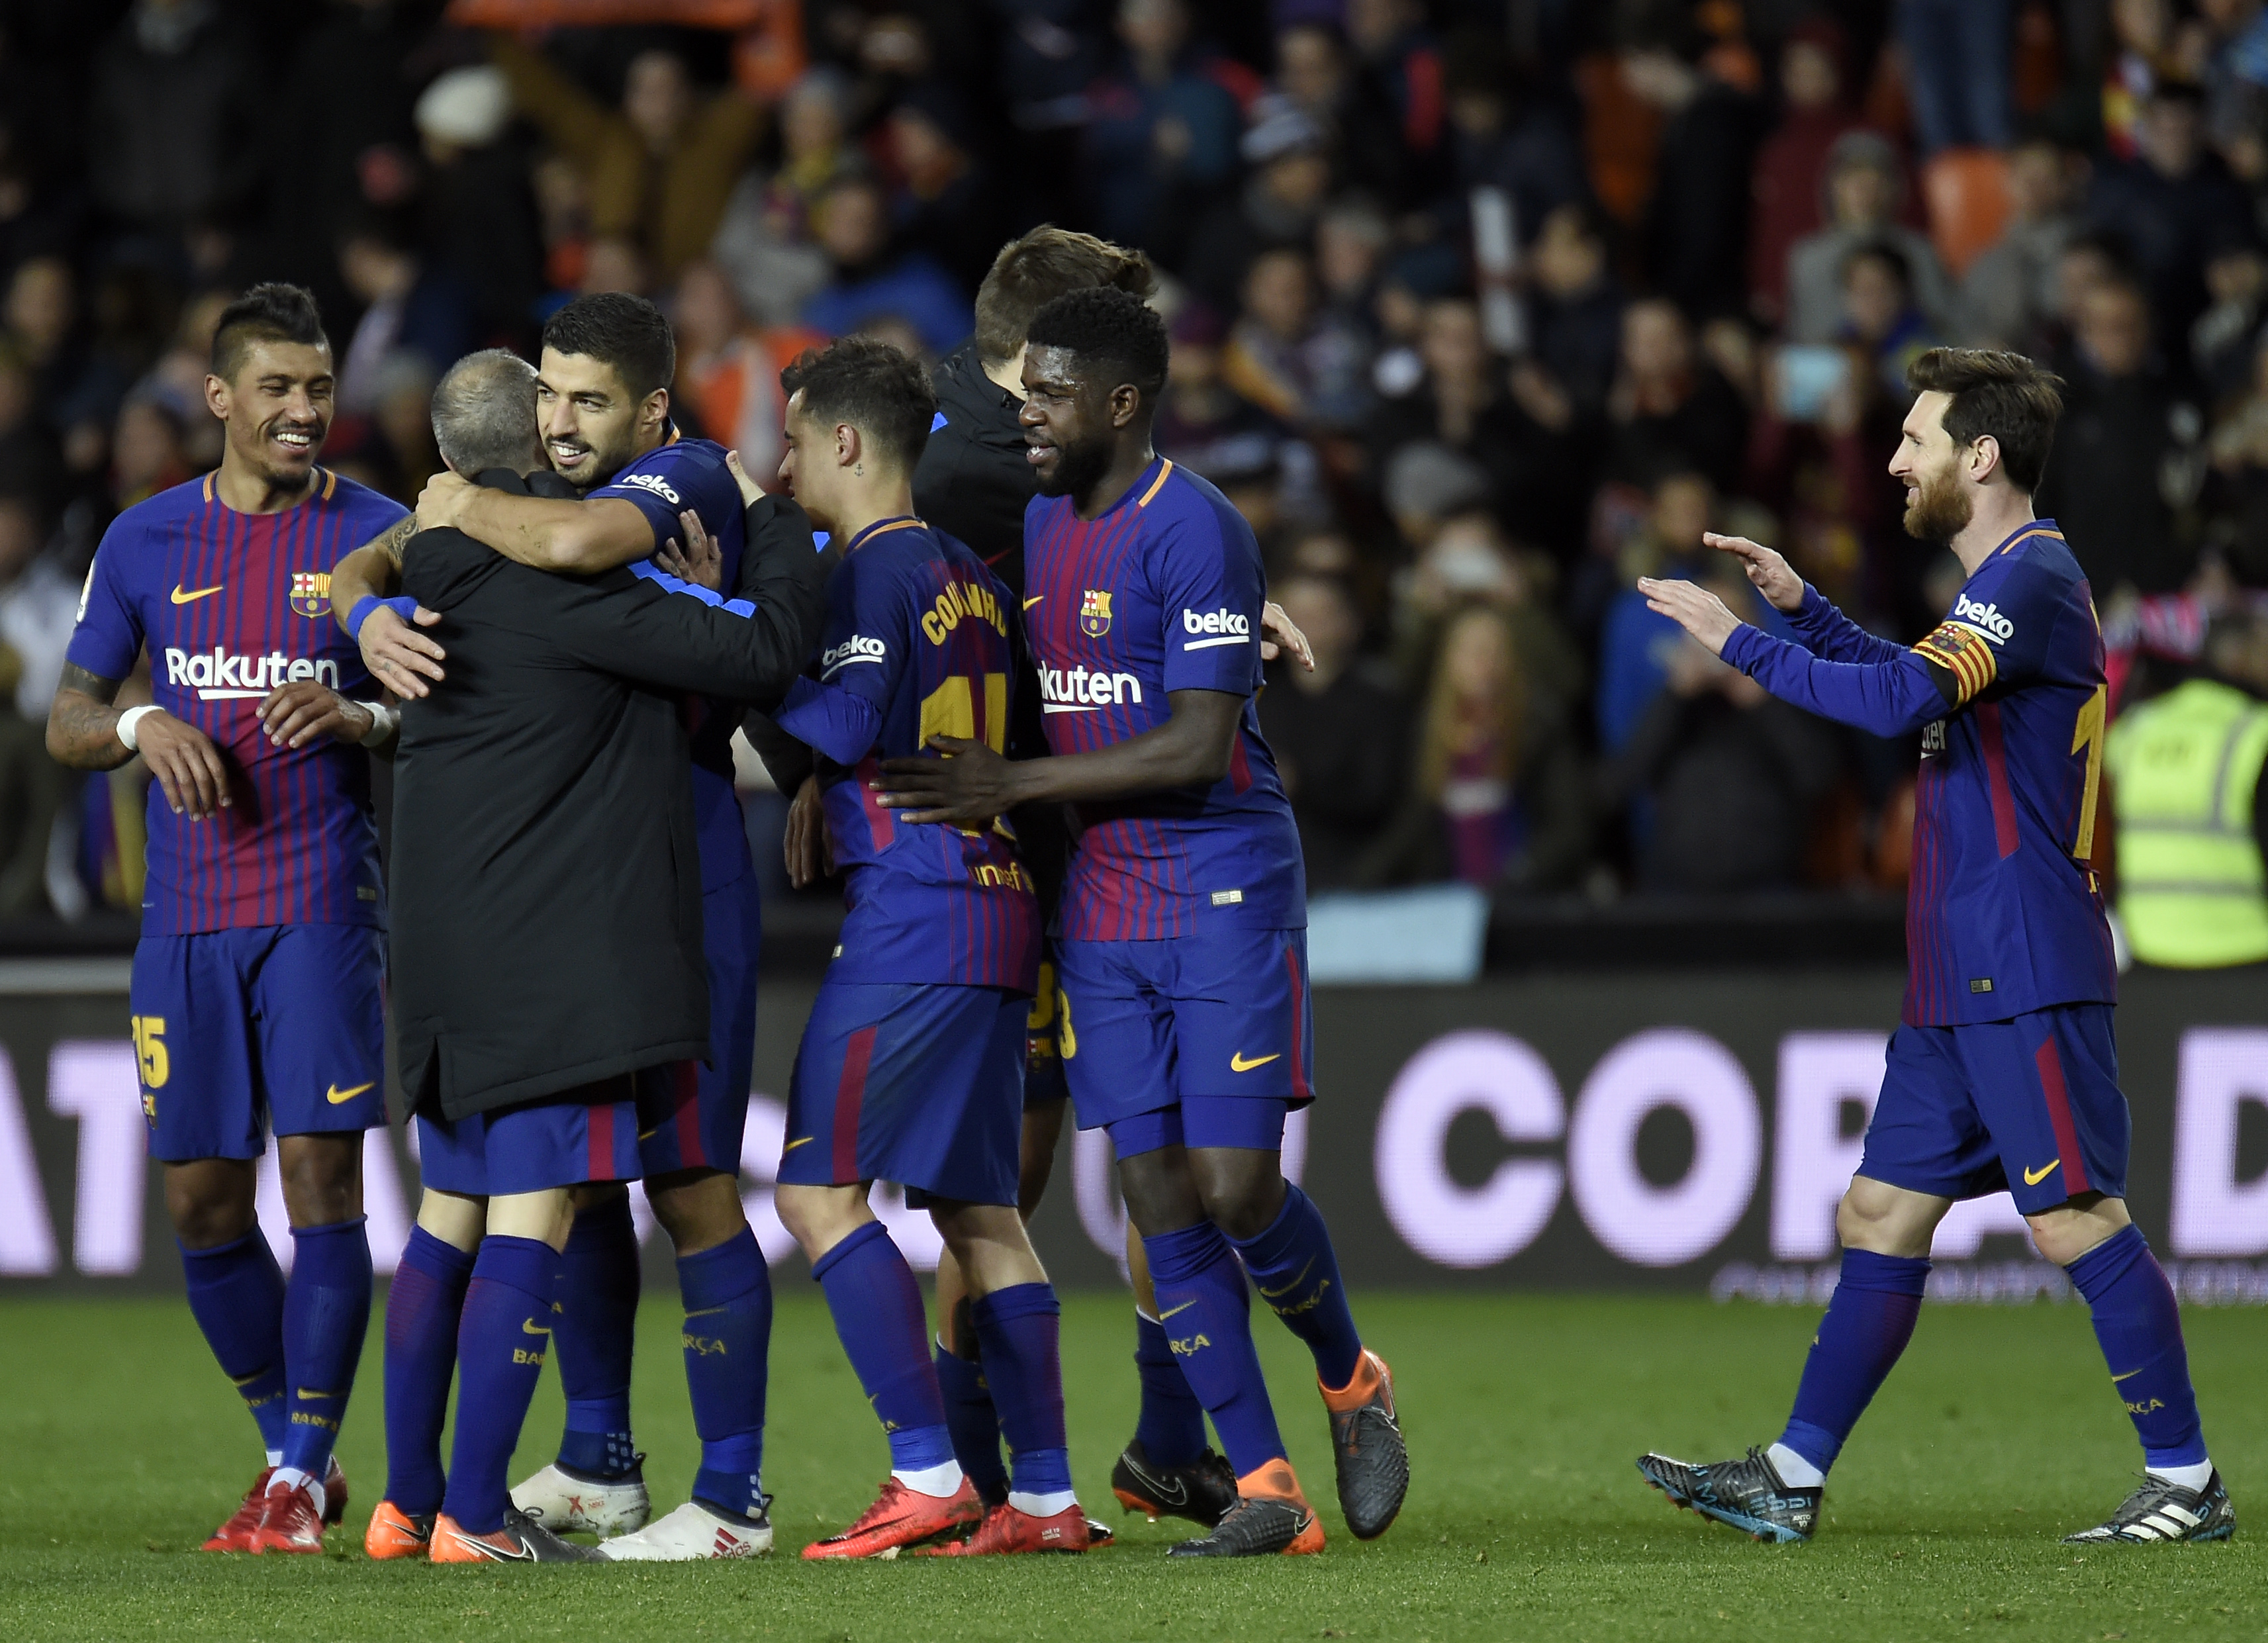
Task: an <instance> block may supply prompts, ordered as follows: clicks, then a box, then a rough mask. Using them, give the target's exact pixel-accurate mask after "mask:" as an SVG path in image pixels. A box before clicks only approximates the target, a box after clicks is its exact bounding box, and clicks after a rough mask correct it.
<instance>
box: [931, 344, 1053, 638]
mask: <svg viewBox="0 0 2268 1643" xmlns="http://www.w3.org/2000/svg"><path fill="white" fill-rule="evenodd" d="M936 384H937V409H938V411H939V414H940V415H941V416H944V418H945V423H944V425H943V426H941V427H935V428H932V430H931V431H930V436H929V443H928V444H927V445H926V446H923V447H922V457H921V465H920V466H919V467H917V468H915V469H914V511H915V512H917V513H919V514H920V515H921V516H922V518H923V519H926V520H928V521H929V523H930V524H932V526H934V527H937V528H938V529H939V530H941V531H943V532H944V533H945V534H946V535H948V536H957V537H959V538H960V539H961V541H962V542H965V543H967V544H968V548H969V549H970V550H971V551H972V552H974V553H975V554H976V556H977V557H978V558H979V559H982V560H983V561H984V563H985V565H986V566H987V567H988V568H989V569H990V571H991V572H992V574H993V575H995V576H997V577H998V578H1000V579H1001V580H1002V581H1003V582H1005V583H1006V584H1007V585H1008V591H1009V592H1010V593H1013V594H1014V595H1015V596H1016V598H1017V599H1018V600H1019V601H1020V600H1022V599H1023V597H1024V505H1026V504H1027V503H1028V502H1029V501H1031V499H1032V498H1033V497H1035V496H1037V495H1038V494H1039V490H1040V482H1039V481H1038V480H1037V479H1036V478H1035V477H1034V476H1033V475H1032V465H1031V463H1030V462H1028V461H1027V460H1025V457H1024V430H1023V427H1022V425H1021V424H1020V423H1018V422H1017V420H1016V416H1017V414H1018V413H1019V412H1020V411H1021V410H1022V409H1023V402H1022V401H1021V400H1020V399H1018V398H1017V397H1016V396H1015V395H1014V394H1011V393H1009V392H1008V390H1007V389H1005V388H1004V387H1001V386H1000V385H999V384H998V383H997V382H995V381H993V380H992V379H991V378H990V377H988V376H986V375H985V374H984V364H983V360H981V359H980V358H978V357H977V354H976V343H974V342H968V343H962V344H961V346H960V347H959V348H957V349H955V350H954V351H953V352H952V353H950V354H947V355H946V357H944V358H943V359H941V360H939V362H938V367H937V373H936Z"/></svg>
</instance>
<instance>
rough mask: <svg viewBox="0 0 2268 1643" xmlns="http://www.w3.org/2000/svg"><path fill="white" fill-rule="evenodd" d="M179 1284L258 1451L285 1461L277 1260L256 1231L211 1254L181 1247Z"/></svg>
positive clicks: (287, 1424)
mask: <svg viewBox="0 0 2268 1643" xmlns="http://www.w3.org/2000/svg"><path fill="white" fill-rule="evenodd" d="M181 1276H182V1278H183V1279H184V1280H185V1281H186V1283H187V1286H188V1292H189V1315H190V1316H191V1317H193V1318H195V1320H196V1321H197V1327H198V1328H199V1329H201V1330H203V1331H204V1334H205V1344H206V1345H209V1346H210V1347H211V1348H212V1355H213V1357H214V1358H215V1359H217V1360H218V1361H219V1363H220V1367H221V1373H222V1374H225V1375H226V1376H228V1378H229V1379H230V1380H231V1381H234V1382H235V1383H236V1389H237V1390H238V1391H239V1392H240V1393H242V1394H243V1395H244V1402H245V1406H246V1407H247V1408H248V1409H249V1410H251V1411H252V1418H253V1419H254V1420H255V1421H257V1422H258V1423H259V1424H260V1442H261V1447H262V1448H265V1449H266V1450H267V1451H268V1452H269V1454H270V1455H280V1454H282V1453H283V1451H284V1438H285V1436H286V1435H287V1434H288V1433H290V1432H291V1424H290V1421H289V1418H288V1416H289V1413H290V1411H288V1410H286V1409H285V1407H284V1269H283V1268H282V1267H280V1266H278V1265H276V1252H275V1251H274V1250H273V1249H269V1247H268V1239H267V1237H266V1236H265V1235H264V1234H262V1233H261V1230H260V1228H259V1227H254V1228H253V1229H252V1230H251V1231H250V1232H248V1233H247V1234H244V1236H243V1237H241V1238H236V1239H232V1240H231V1241H229V1242H227V1243H223V1244H215V1245H214V1246H213V1247H212V1248H211V1249H189V1248H188V1247H187V1246H186V1245H185V1246H183V1247H182V1249H181Z"/></svg>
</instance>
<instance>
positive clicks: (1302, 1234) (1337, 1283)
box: [1229, 1181, 1362, 1390]
mask: <svg viewBox="0 0 2268 1643" xmlns="http://www.w3.org/2000/svg"><path fill="white" fill-rule="evenodd" d="M1229 1242H1231V1243H1232V1244H1233V1245H1235V1246H1236V1252H1237V1254H1239V1255H1241V1256H1243V1257H1244V1270H1245V1271H1247V1272H1249V1273H1250V1274H1251V1275H1252V1286H1253V1287H1254V1288H1255V1289H1257V1290H1258V1291H1259V1292H1260V1298H1261V1300H1264V1301H1266V1302H1267V1303H1268V1304H1269V1305H1270V1307H1272V1308H1275V1309H1276V1315H1277V1316H1278V1317H1279V1318H1281V1319H1283V1320H1284V1327H1285V1328H1286V1329H1288V1330H1291V1331H1292V1334H1294V1335H1296V1336H1298V1337H1300V1339H1301V1340H1303V1341H1305V1342H1307V1350H1308V1351H1309V1352H1313V1353H1314V1355H1315V1376H1316V1378H1317V1379H1318V1380H1320V1381H1322V1383H1323V1384H1324V1385H1325V1386H1327V1387H1329V1388H1331V1389H1334V1390H1337V1389H1338V1388H1340V1387H1343V1386H1345V1385H1347V1384H1348V1383H1349V1382H1350V1381H1352V1380H1353V1379H1354V1372H1355V1371H1356V1370H1357V1369H1358V1368H1359V1367H1361V1366H1362V1336H1361V1334H1360V1333H1359V1331H1358V1330H1356V1329H1355V1327H1354V1314H1353V1313H1352V1312H1351V1311H1350V1310H1349V1309H1348V1308H1347V1294H1346V1285H1345V1284H1344V1282H1343V1281H1341V1279H1340V1278H1339V1258H1338V1256H1337V1255H1336V1254H1334V1253H1333V1252H1332V1250H1331V1234H1330V1231H1329V1228H1328V1227H1325V1226H1324V1225H1323V1212H1322V1211H1321V1210H1319V1209H1317V1208H1316V1207H1315V1205H1314V1199H1312V1198H1310V1197H1308V1196H1307V1194H1306V1193H1304V1192H1302V1191H1300V1189H1299V1188H1297V1187H1295V1186H1293V1185H1292V1183H1290V1182H1288V1181H1287V1182H1285V1183H1284V1207H1283V1209H1282V1210H1281V1211H1280V1212H1278V1215H1277V1217H1276V1219H1275V1221H1274V1223H1273V1224H1272V1225H1270V1227H1269V1228H1268V1230H1267V1231H1266V1232H1263V1233H1262V1234H1260V1235H1259V1236H1258V1237H1257V1238H1232V1239H1230V1240H1229Z"/></svg>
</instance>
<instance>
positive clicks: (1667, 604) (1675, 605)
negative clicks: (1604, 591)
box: [1638, 576, 1741, 656]
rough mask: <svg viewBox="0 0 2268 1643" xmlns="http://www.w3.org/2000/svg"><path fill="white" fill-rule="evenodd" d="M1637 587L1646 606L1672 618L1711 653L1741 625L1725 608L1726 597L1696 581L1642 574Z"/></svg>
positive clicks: (1723, 646)
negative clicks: (1665, 578) (1721, 597)
mask: <svg viewBox="0 0 2268 1643" xmlns="http://www.w3.org/2000/svg"><path fill="white" fill-rule="evenodd" d="M1638 592H1639V593H1643V594H1645V595H1646V608H1647V609H1648V610H1651V611H1653V612H1655V613H1656V614H1657V615H1664V616H1667V617H1668V618H1669V619H1670V620H1671V621H1672V622H1675V623H1676V624H1677V625H1678V626H1679V627H1681V628H1683V629H1684V630H1686V631H1687V632H1688V633H1690V634H1691V635H1692V636H1693V637H1695V638H1697V639H1698V640H1700V641H1701V643H1702V644H1703V645H1706V646H1708V649H1709V654H1710V655H1712V656H1716V655H1720V654H1722V653H1723V652H1724V649H1725V641H1726V640H1727V639H1729V638H1731V637H1733V630H1734V629H1735V628H1737V627H1739V626H1740V625H1741V619H1740V618H1739V617H1738V616H1736V615H1734V614H1733V613H1732V612H1731V611H1730V610H1728V609H1727V608H1726V606H1725V601H1724V600H1721V599H1719V598H1718V597H1717V596H1716V595H1715V594H1714V593H1711V592H1710V591H1709V590H1708V589H1707V588H1705V587H1703V586H1700V585H1699V584H1698V583H1696V582H1683V581H1678V580H1675V579H1671V580H1668V581H1663V580H1658V579H1657V578H1653V577H1650V576H1642V577H1640V578H1638Z"/></svg>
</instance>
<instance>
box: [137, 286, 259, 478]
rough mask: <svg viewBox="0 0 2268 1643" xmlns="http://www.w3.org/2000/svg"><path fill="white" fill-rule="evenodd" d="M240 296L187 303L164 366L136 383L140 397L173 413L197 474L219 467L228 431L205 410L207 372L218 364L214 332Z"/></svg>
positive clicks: (224, 294) (214, 295) (161, 359)
mask: <svg viewBox="0 0 2268 1643" xmlns="http://www.w3.org/2000/svg"><path fill="white" fill-rule="evenodd" d="M234 296H235V293H234V292H233V291H202V292H200V293H198V294H197V295H196V296H194V297H192V298H189V300H188V301H187V302H185V303H183V304H182V305H181V317H180V320H178V321H177V322H176V323H175V325H174V327H173V342H172V343H171V345H170V346H169V347H167V349H166V351H165V352H164V353H163V354H161V355H159V356H158V362H157V363H156V364H155V365H151V367H150V370H149V372H147V373H146V374H145V375H144V377H143V378H142V379H141V380H140V381H138V382H136V384H135V385H134V388H133V392H134V394H136V395H137V396H140V397H144V398H149V399H154V400H156V401H158V402H159V403H160V404H162V405H164V406H165V407H166V409H169V410H171V411H172V412H173V416H174V417H175V418H176V420H177V421H178V423H179V424H180V429H181V448H182V453H183V454H184V455H185V456H186V457H187V458H188V463H189V468H190V469H191V471H192V472H195V473H203V471H204V470H206V469H207V468H213V467H216V466H217V465H218V463H219V461H220V447H221V438H222V430H221V425H220V422H219V419H218V418H217V417H215V416H213V414H212V412H211V411H210V410H209V409H206V406H205V373H206V372H207V371H208V370H209V369H210V366H211V364H212V339H213V331H214V328H216V327H217V326H218V325H219V323H220V316H221V311H222V310H223V309H225V308H226V307H227V306H228V305H229V303H230V302H231V301H232V299H233V298H234Z"/></svg>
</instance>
